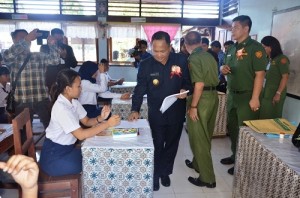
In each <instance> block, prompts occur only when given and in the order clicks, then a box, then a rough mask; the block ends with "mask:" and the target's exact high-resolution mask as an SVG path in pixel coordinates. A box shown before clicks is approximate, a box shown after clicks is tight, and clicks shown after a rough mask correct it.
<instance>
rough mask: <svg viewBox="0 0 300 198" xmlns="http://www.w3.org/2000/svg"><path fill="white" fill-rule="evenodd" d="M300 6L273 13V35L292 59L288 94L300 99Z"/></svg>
mask: <svg viewBox="0 0 300 198" xmlns="http://www.w3.org/2000/svg"><path fill="white" fill-rule="evenodd" d="M299 16H300V6H297V7H293V8H289V9H286V10H281V11H277V12H274V13H273V22H272V32H271V35H272V36H274V37H276V38H277V39H278V40H279V42H280V44H281V47H282V50H283V53H284V54H285V55H286V56H288V58H289V59H290V75H289V81H288V84H287V93H288V96H290V97H293V98H297V99H300V17H299Z"/></svg>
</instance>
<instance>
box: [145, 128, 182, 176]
mask: <svg viewBox="0 0 300 198" xmlns="http://www.w3.org/2000/svg"><path fill="white" fill-rule="evenodd" d="M182 127H183V123H176V124H173V125H156V124H155V123H150V128H151V132H152V138H153V144H154V179H158V178H159V177H161V176H167V175H170V174H172V173H173V166H174V160H175V157H176V154H177V150H178V144H179V140H180V136H181V133H182Z"/></svg>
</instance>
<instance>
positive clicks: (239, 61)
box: [225, 37, 268, 160]
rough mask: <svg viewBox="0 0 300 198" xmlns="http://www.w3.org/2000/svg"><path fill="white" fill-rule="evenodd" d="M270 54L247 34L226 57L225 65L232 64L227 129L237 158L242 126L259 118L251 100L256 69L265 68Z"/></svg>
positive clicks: (228, 85) (228, 86)
mask: <svg viewBox="0 0 300 198" xmlns="http://www.w3.org/2000/svg"><path fill="white" fill-rule="evenodd" d="M267 62H268V59H267V56H266V53H265V50H264V48H263V47H262V45H261V44H260V43H258V42H257V41H255V40H253V39H251V38H250V37H248V38H247V39H246V40H245V41H243V42H241V43H237V44H235V45H232V46H231V47H230V48H229V49H228V53H227V56H226V57H225V65H228V66H229V67H230V69H231V70H230V72H231V73H229V74H227V89H228V99H227V113H228V116H227V118H228V122H227V123H228V124H227V126H228V131H229V133H230V139H231V150H232V153H233V155H232V156H231V158H232V159H233V160H234V159H235V153H236V144H237V139H238V134H239V126H242V125H243V121H245V120H256V119H258V118H259V111H256V112H253V111H252V110H251V108H250V105H249V102H250V100H251V98H252V91H253V86H254V79H255V72H256V71H264V70H265V69H266V66H267Z"/></svg>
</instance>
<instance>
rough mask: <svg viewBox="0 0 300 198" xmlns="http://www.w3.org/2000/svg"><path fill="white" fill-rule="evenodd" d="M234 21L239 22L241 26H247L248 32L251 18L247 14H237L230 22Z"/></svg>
mask: <svg viewBox="0 0 300 198" xmlns="http://www.w3.org/2000/svg"><path fill="white" fill-rule="evenodd" d="M235 21H238V22H240V23H241V25H242V26H243V27H245V26H248V27H249V31H248V32H250V30H251V27H252V21H251V18H250V17H249V16H247V15H240V16H237V17H235V18H234V19H233V20H232V22H235Z"/></svg>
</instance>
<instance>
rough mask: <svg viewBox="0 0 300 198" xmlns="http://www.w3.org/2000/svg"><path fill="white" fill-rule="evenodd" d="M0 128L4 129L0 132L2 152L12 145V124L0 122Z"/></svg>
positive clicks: (0, 151)
mask: <svg viewBox="0 0 300 198" xmlns="http://www.w3.org/2000/svg"><path fill="white" fill-rule="evenodd" d="M0 129H5V132H3V133H2V134H0V153H3V152H5V151H7V150H8V149H10V148H11V147H13V146H14V138H13V129H12V124H0Z"/></svg>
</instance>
